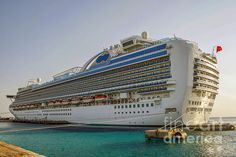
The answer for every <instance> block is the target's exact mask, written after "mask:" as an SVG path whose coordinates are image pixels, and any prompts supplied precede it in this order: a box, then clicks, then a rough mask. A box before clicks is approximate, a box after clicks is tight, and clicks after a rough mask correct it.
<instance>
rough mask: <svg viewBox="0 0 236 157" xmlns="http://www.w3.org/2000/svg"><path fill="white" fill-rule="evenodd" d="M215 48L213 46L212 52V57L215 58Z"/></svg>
mask: <svg viewBox="0 0 236 157" xmlns="http://www.w3.org/2000/svg"><path fill="white" fill-rule="evenodd" d="M214 51H215V46H213V50H212V52H211V55H212V57H214Z"/></svg>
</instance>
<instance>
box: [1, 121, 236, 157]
mask: <svg viewBox="0 0 236 157" xmlns="http://www.w3.org/2000/svg"><path fill="white" fill-rule="evenodd" d="M211 120H212V119H211ZM227 120H228V121H227V122H231V123H236V118H228V119H227ZM50 127H51V128H50ZM52 127H54V126H53V125H50V126H49V125H40V124H25V123H12V122H0V140H1V141H5V142H7V143H11V144H15V145H17V146H20V147H23V148H25V149H28V150H31V151H34V152H36V153H39V154H42V155H45V156H48V157H161V156H163V157H165V156H166V157H198V156H201V157H207V156H212V157H213V156H214V157H215V156H230V157H233V156H236V131H221V132H219V131H206V132H200V131H190V132H188V135H190V136H191V137H192V139H193V138H195V140H192V141H191V140H188V141H187V140H185V141H182V142H180V143H178V142H176V143H174V141H172V143H170V141H169V142H164V141H163V140H152V141H148V140H145V138H144V132H143V130H142V129H131V130H130V129H99V128H81V127H66V128H52ZM42 128H43V129H42Z"/></svg>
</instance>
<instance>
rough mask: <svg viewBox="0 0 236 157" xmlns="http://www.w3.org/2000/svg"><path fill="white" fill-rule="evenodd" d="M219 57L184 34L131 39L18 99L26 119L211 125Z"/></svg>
mask: <svg viewBox="0 0 236 157" xmlns="http://www.w3.org/2000/svg"><path fill="white" fill-rule="evenodd" d="M218 84H219V72H218V69H217V59H216V56H215V55H214V54H212V53H207V52H204V51H203V50H201V49H200V48H199V47H198V45H197V43H195V42H192V41H189V40H184V39H181V38H178V37H175V36H174V37H172V38H165V39H160V40H154V39H152V38H150V37H149V35H148V33H147V32H143V33H142V34H141V35H134V36H130V37H128V38H126V39H123V40H121V41H120V43H119V44H116V45H112V46H110V47H109V48H106V49H104V50H102V51H100V53H98V54H96V55H94V56H93V57H91V59H90V60H88V61H87V62H86V63H85V64H84V65H83V66H82V67H75V68H71V69H69V70H66V71H64V72H61V73H59V74H57V75H55V76H53V79H52V80H51V81H48V82H44V83H41V79H36V80H31V81H30V82H28V84H27V86H26V87H23V88H19V89H18V92H17V94H16V95H8V96H7V97H8V98H12V99H13V100H12V104H11V105H10V107H9V110H10V112H11V113H12V114H13V115H14V116H15V118H16V119H17V120H22V121H34V122H37V121H64V122H68V123H79V124H88V125H122V126H161V125H162V126H163V125H165V123H166V120H167V119H169V121H170V120H172V121H177V120H178V122H181V123H182V124H184V125H198V124H203V123H207V122H208V119H209V116H210V115H211V112H212V108H213V105H214V101H215V98H216V95H217V94H218Z"/></svg>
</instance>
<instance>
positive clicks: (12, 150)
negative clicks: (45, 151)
mask: <svg viewBox="0 0 236 157" xmlns="http://www.w3.org/2000/svg"><path fill="white" fill-rule="evenodd" d="M0 157H45V156H43V155H39V154H37V153H34V152H31V151H28V150H25V149H23V148H20V147H17V146H15V145H12V144H7V143H5V142H2V141H0Z"/></svg>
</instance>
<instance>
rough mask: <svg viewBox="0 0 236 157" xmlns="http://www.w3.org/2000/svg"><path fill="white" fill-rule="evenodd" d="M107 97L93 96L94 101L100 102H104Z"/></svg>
mask: <svg viewBox="0 0 236 157" xmlns="http://www.w3.org/2000/svg"><path fill="white" fill-rule="evenodd" d="M106 99H107V96H106V95H96V96H95V101H102V100H106Z"/></svg>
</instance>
